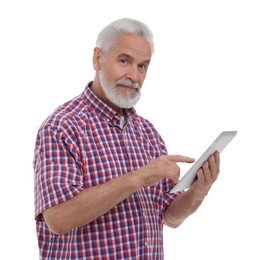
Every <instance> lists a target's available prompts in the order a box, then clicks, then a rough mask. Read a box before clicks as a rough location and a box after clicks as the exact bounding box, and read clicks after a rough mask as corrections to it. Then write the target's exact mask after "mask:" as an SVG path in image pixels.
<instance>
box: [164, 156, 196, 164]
mask: <svg viewBox="0 0 268 260" xmlns="http://www.w3.org/2000/svg"><path fill="white" fill-rule="evenodd" d="M166 156H167V159H168V160H170V161H172V162H186V163H192V162H194V161H195V159H194V158H192V157H188V156H183V155H166Z"/></svg>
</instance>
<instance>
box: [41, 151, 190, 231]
mask: <svg viewBox="0 0 268 260" xmlns="http://www.w3.org/2000/svg"><path fill="white" fill-rule="evenodd" d="M176 162H193V159H191V158H188V157H183V156H179V155H164V156H161V157H159V158H157V159H156V160H154V161H152V162H151V163H150V164H148V165H146V166H144V167H142V168H140V169H138V170H136V171H133V172H130V173H128V174H126V175H122V176H119V177H117V178H114V179H113V180H111V181H109V182H107V183H104V184H102V185H99V186H95V187H92V188H87V189H85V190H83V191H82V192H81V193H80V194H79V195H77V196H76V197H74V198H72V199H70V200H68V201H66V202H63V203H61V204H59V205H57V206H54V207H51V208H49V209H47V210H46V211H45V212H44V213H43V215H44V218H45V221H46V223H47V225H48V227H49V229H50V230H51V231H52V232H54V233H56V234H64V233H66V232H68V231H69V230H71V229H72V228H76V227H80V226H83V225H85V224H88V223H90V222H91V221H93V220H95V219H96V218H98V217H99V216H101V215H103V214H105V213H106V212H107V211H109V210H110V209H111V208H112V207H114V206H115V205H116V204H117V203H119V202H120V201H122V200H124V199H125V198H127V197H128V196H130V195H131V194H133V193H134V192H136V191H137V190H138V189H140V188H142V187H144V186H152V185H155V184H156V183H157V182H159V181H160V180H161V179H163V178H170V179H172V180H173V181H174V182H177V181H178V172H179V167H178V166H177V164H176Z"/></svg>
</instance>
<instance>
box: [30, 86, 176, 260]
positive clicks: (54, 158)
mask: <svg viewBox="0 0 268 260" xmlns="http://www.w3.org/2000/svg"><path fill="white" fill-rule="evenodd" d="M162 154H166V148H165V145H164V142H163V140H162V139H161V137H160V135H159V134H158V133H157V131H156V130H155V129H154V127H153V126H152V124H151V123H150V122H148V121H147V120H145V119H144V118H142V117H140V116H138V115H137V114H136V112H135V110H134V109H133V108H132V109H127V110H126V115H125V125H124V126H123V128H122V127H120V115H118V114H117V113H116V112H115V111H114V110H112V109H111V108H109V107H108V106H107V105H106V104H104V103H103V102H102V101H101V100H99V99H98V98H97V97H96V96H95V95H94V94H93V93H92V92H91V90H90V84H89V85H88V86H87V87H86V89H85V90H84V92H83V93H82V94H81V95H80V96H78V97H76V98H74V99H73V100H71V101H69V102H67V103H65V104H64V105H62V106H60V107H59V108H58V109H56V111H55V112H54V113H53V114H52V115H51V116H49V117H48V119H47V120H46V121H45V122H44V123H43V124H42V126H41V127H40V129H39V131H38V135H37V140H36V146H35V157H34V172H35V219H36V229H37V236H38V244H39V249H40V259H57V260H59V259H101V260H104V259H109V260H110V259H115V260H119V259H135V260H136V259H150V260H154V259H155V260H160V259H163V257H164V256H163V211H164V210H165V209H166V207H167V206H168V205H169V204H170V203H171V202H172V200H173V199H174V195H171V194H169V193H168V191H169V190H170V188H171V185H172V184H171V182H170V181H168V180H167V179H164V180H163V181H161V182H159V183H158V184H157V185H156V186H153V187H145V188H142V189H140V190H138V191H137V192H135V193H134V194H132V195H131V196H129V197H128V198H126V199H125V200H123V201H122V202H120V203H118V204H117V205H116V206H115V207H113V208H112V209H111V210H110V211H109V212H107V213H106V214H104V215H102V216H100V217H98V218H97V219H96V220H94V221H92V222H91V223H89V224H87V225H84V226H82V227H79V228H75V229H72V230H71V231H69V232H68V233H67V234H64V235H56V234H54V233H52V232H50V231H49V229H48V227H47V225H46V223H45V221H44V218H43V215H42V212H44V211H45V210H46V209H48V208H50V207H53V206H55V205H57V204H59V203H62V202H64V201H67V200H69V199H71V198H73V197H74V196H76V195H78V194H79V193H80V192H81V191H83V190H84V189H86V188H89V187H93V186H96V185H101V184H103V183H105V182H107V181H109V180H111V179H112V178H116V177H117V176H120V175H122V174H126V173H128V172H131V171H133V170H136V169H138V168H140V167H142V166H144V165H146V164H148V163H150V162H151V161H152V160H154V159H156V158H157V157H159V156H160V155H162Z"/></svg>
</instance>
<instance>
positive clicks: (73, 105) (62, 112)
mask: <svg viewBox="0 0 268 260" xmlns="http://www.w3.org/2000/svg"><path fill="white" fill-rule="evenodd" d="M85 110H86V105H85V103H84V102H83V98H82V96H81V95H79V96H77V97H75V98H73V99H72V100H70V101H67V102H66V103H64V104H62V105H60V106H59V107H57V108H56V109H55V110H54V111H53V112H52V113H51V114H50V115H49V116H48V117H47V118H46V119H45V121H44V122H43V123H42V125H41V127H40V128H41V129H42V128H46V127H51V128H54V129H57V130H59V129H60V128H62V127H67V126H71V125H73V124H76V122H77V121H81V120H82V119H83V114H85ZM77 123H78V124H79V123H81V122H77Z"/></svg>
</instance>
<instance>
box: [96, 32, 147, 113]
mask: <svg viewBox="0 0 268 260" xmlns="http://www.w3.org/2000/svg"><path fill="white" fill-rule="evenodd" d="M99 52H100V62H99V69H98V71H97V74H98V78H99V83H100V87H101V88H102V90H103V96H102V97H101V98H102V99H103V100H104V101H106V103H108V105H109V103H112V105H114V106H116V107H118V108H129V107H132V106H133V105H135V104H136V103H137V102H138V100H139V98H140V95H141V86H142V84H143V81H144V80H145V77H146V73H147V69H148V66H149V63H150V59H151V49H150V46H149V44H148V43H147V42H146V41H145V40H144V39H143V38H142V37H141V36H137V35H122V36H120V37H118V39H117V42H116V43H115V44H114V45H113V47H112V48H111V49H110V50H109V51H108V53H107V54H106V55H105V56H103V54H102V53H101V51H100V50H99Z"/></svg>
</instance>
